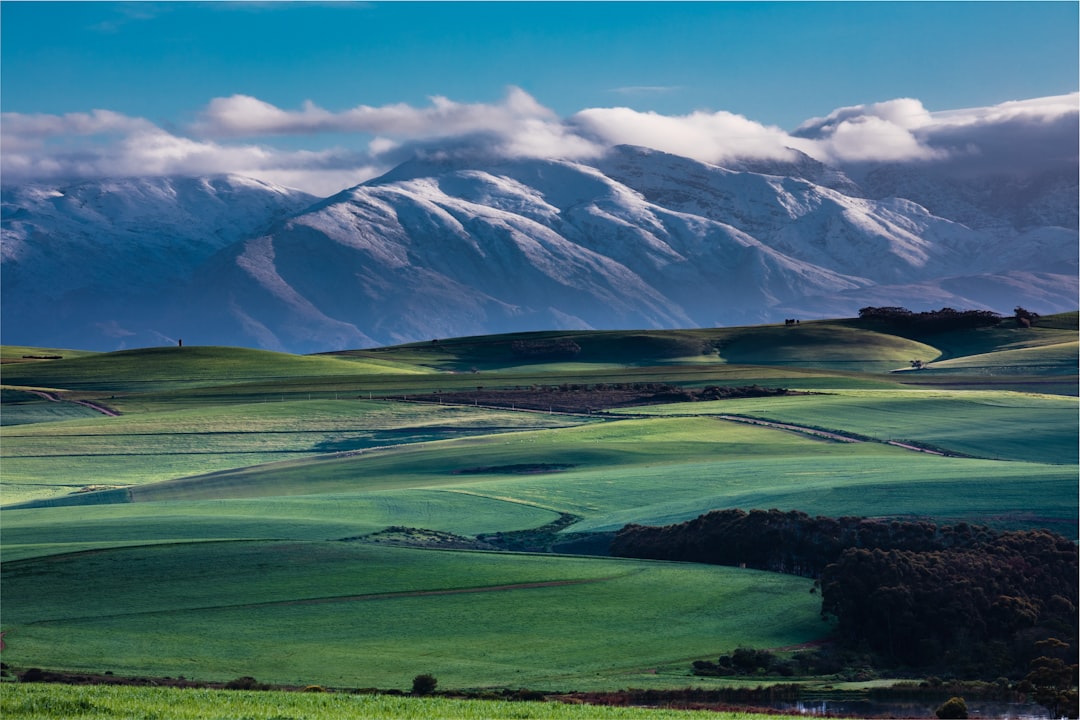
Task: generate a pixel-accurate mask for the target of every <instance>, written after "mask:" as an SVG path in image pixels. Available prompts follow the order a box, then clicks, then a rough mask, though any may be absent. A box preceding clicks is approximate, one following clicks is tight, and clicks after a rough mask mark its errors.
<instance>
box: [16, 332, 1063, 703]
mask: <svg viewBox="0 0 1080 720" xmlns="http://www.w3.org/2000/svg"><path fill="white" fill-rule="evenodd" d="M522 338H526V339H527V343H528V344H527V345H526V346H527V347H528V348H529V349H530V353H527V354H522V353H521V352H515V348H517V349H518V350H520V348H521V347H523V344H522V342H520V341H522ZM569 340H572V343H571V342H569ZM544 343H550V347H551V348H553V351H552V353H551V355H552V356H545V355H544V353H543V350H544V348H545V347H547V346H545V345H544ZM571 346H573V347H576V348H577V350H576V351H574V352H573V353H567V352H566V348H567V347H571ZM537 349H539V350H537ZM559 352H562V353H563V355H564V356H559ZM31 354H38V355H46V354H48V355H62V356H63V357H62V358H60V359H47V360H46V359H29V358H24V357H23V356H25V355H31ZM571 355H572V356H571ZM915 358H918V359H921V360H923V361H925V362H928V363H929V364H928V365H927V366H926V369H923V370H919V371H912V370H909V369H907V368H909V362H910V360H912V359H915ZM0 359H3V360H4V361H5V362H4V365H3V366H2V368H3V383H4V385H3V389H2V395H0V400H2V402H3V405H2V411H3V413H2V419H3V426H2V428H0V432H2V441H3V442H2V447H0V453H2V463H3V464H2V471H0V490H2V496H0V502H2V510H0V512H2V515H3V518H2V521H3V536H2V544H0V552H2V558H3V566H2V582H3V584H2V588H3V591H2V592H3V603H4V616H3V625H2V627H0V631H2V632H3V636H2V637H3V642H4V650H3V656H4V661H5V662H6V663H8V664H10V665H14V666H16V667H28V666H38V667H46V668H53V669H66V670H77V671H83V672H104V671H111V672H114V673H116V674H117V675H158V676H165V675H169V676H178V675H184V676H186V677H189V678H199V679H206V680H228V679H231V678H234V677H238V676H244V675H251V676H255V677H257V678H258V679H259V680H260V681H264V682H274V683H286V684H309V683H318V684H323V685H330V686H336V687H387V688H402V689H404V688H407V687H408V685H409V682H410V681H411V678H412V677H413V676H415V675H417V674H419V673H431V674H433V675H435V676H437V677H438V679H439V682H440V685H441V686H443V687H458V688H482V687H510V688H514V687H530V688H535V689H542V690H571V689H577V690H587V689H617V688H622V687H684V686H686V685H687V684H689V683H690V681H691V678H690V663H691V662H692V661H693V660H696V659H702V658H715V657H716V656H717V655H718V654H721V653H726V652H730V651H732V650H733V649H735V648H737V647H759V648H780V647H790V646H794V645H799V644H803V643H807V642H811V641H814V640H817V639H820V638H822V637H823V636H825V635H826V634H827V633H828V631H829V626H828V624H826V623H823V622H822V621H821V619H820V618H819V616H818V611H819V606H820V601H819V597H818V596H817V595H815V594H812V593H811V592H810V591H811V587H812V583H811V581H809V580H806V579H801V578H796V577H791V576H784V575H776V574H770V573H764V572H758V571H752V570H745V569H738V568H718V567H705V566H695V565H688V564H679V563H663V562H649V561H632V560H620V559H613V558H608V557H595V556H582V555H562V554H551V553H520V552H497V551H492V550H467V549H461V547H466V546H468V544H469V543H470V542H472V543H476V547H481V546H482V542H481V540H482V539H483V538H491V537H497V536H501V535H504V534H507V533H515V532H520V531H527V530H530V529H534V528H540V527H541V526H545V525H548V524H550V523H553V522H555V521H560V519H562V524H561V525H559V526H558V527H559V528H561V530H560V532H561V533H562V535H563V536H566V537H579V535H576V534H578V533H604V532H611V531H614V530H617V529H619V528H620V527H622V526H623V525H625V524H627V523H644V524H666V523H671V522H678V521H682V520H686V519H689V518H693V517H696V516H697V515H699V514H701V513H703V512H706V511H708V510H711V509H721V508H743V509H752V508H761V509H767V508H778V509H782V510H802V511H805V512H808V513H811V514H820V515H834V516H835V515H860V516H870V517H920V518H929V519H932V520H935V521H938V522H956V521H966V522H973V523H980V524H989V525H992V526H994V527H998V528H1035V527H1045V528H1049V529H1051V530H1053V531H1055V532H1058V533H1060V534H1062V535H1065V536H1066V537H1069V538H1075V537H1076V536H1077V512H1078V507H1077V471H1078V462H1077V436H1078V427H1077V409H1078V408H1077V398H1076V396H1075V395H1076V382H1077V379H1076V373H1077V354H1076V314H1075V313H1073V314H1069V315H1064V316H1055V317H1054V318H1050V319H1048V321H1047V322H1046V323H1045V325H1044V326H1042V327H1038V326H1037V327H1035V328H1026V329H1025V328H1011V327H1008V326H1007V324H1003V325H1002V326H1000V327H998V328H990V329H984V330H968V331H962V332H958V333H953V334H951V335H948V336H925V337H910V338H909V337H900V336H897V335H889V334H887V333H883V332H881V331H874V332H871V331H869V330H866V329H861V328H859V327H858V326H857V324H855V323H852V322H850V321H847V322H840V321H838V322H834V323H830V322H821V323H810V322H807V323H802V324H801V325H799V326H795V327H784V326H778V327H777V326H771V327H759V328H725V329H714V330H693V331H668V332H647V333H646V332H638V333H610V332H605V333H585V332H582V333H561V334H556V333H536V334H531V335H528V336H499V337H487V338H463V339H458V340H443V341H439V342H437V343H426V344H416V345H409V346H401V347H397V348H382V349H377V350H367V351H352V352H346V353H339V354H329V355H320V356H310V357H296V356H289V355H281V354H277V353H269V352H263V351H254V350H240V349H232V348H199V347H192V348H188V347H185V348H154V349H148V350H137V351H125V352H121V353H107V354H90V353H68V352H66V351H62V350H50V351H48V352H45V351H41V352H38V353H34V352H33V351H32V349H27V348H10V347H9V348H4V349H3V352H2V353H0ZM890 370H904V371H902V372H889V371H890ZM613 383H623V384H625V383H637V384H648V385H650V386H660V385H662V386H665V387H666V386H675V387H684V388H703V387H707V386H713V385H715V386H732V387H737V386H739V387H741V386H751V385H760V386H764V387H770V388H778V387H781V388H787V389H789V390H791V391H798V392H797V393H796V392H789V393H787V394H783V395H778V396H769V397H743V398H735V399H728V400H716V401H708V402H677V403H668V404H652V405H642V406H636V407H629V408H621V409H613V410H610V411H604V412H592V411H585V412H580V413H577V412H575V413H566V412H563V413H560V412H544V411H542V410H541V411H526V410H522V409H520V408H517V407H515V406H514V405H513V404H510V405H508V406H506V407H489V406H485V405H484V404H483V403H481V402H479V400H480V398H481V397H483V393H482V391H483V390H484V389H488V390H491V389H499V390H505V391H508V396H510V395H512V393H509V391H520V392H523V393H524V392H526V391H528V392H532V393H536V392H540V391H545V392H546V391H548V390H547V389H545V388H550V391H551V392H559V391H560V388H563V390H562V391H564V392H565V391H568V390H569V389H570V388H576V392H579V393H588V392H589V391H590V388H595V387H596V386H597V385H605V386H606V385H610V384H613ZM470 391H475V392H476V400H475V402H474V403H473V404H470V403H468V402H467V401H466V402H464V403H463V404H461V398H462V397H467V395H468V393H469V392H470ZM449 392H453V393H454V397H455V399H457V400H458V403H459V404H446V403H441V402H416V401H415V398H412V399H410V396H417V395H425V396H436V397H437V396H438V394H439V393H449ZM830 434H835V436H836V437H832V435H830ZM389 527H397V528H419V529H424V530H427V531H438V532H437V533H434V532H433V533H430V534H429V535H430V537H432V538H438V537H444V536H445V537H453V538H457V539H459V540H460V541H461V543H463V545H460V546H457V549H444V548H441V547H439V546H438V543H436V542H434V541H432V542H430V543H427V545H426V546H425V542H424V541H415V542H411V543H402V542H398V541H392V542H379V540H380V539H381V538H383V537H384V536H383V535H380V533H381V531H384V530H386V529H387V528H389ZM422 535H423V534H422V533H415V534H414V535H413V536H414V537H421V536H422ZM478 536H479V537H480V538H481V540H478ZM410 545H411V546H410ZM601 545H602V543H601ZM692 680H693V684H695V685H708V684H709V683H723V682H725V681H724V680H723V679H719V678H692Z"/></svg>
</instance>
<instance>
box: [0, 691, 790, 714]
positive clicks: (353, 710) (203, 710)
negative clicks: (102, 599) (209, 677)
mask: <svg viewBox="0 0 1080 720" xmlns="http://www.w3.org/2000/svg"><path fill="white" fill-rule="evenodd" d="M0 714H2V715H3V716H4V717H5V718H12V719H18V720H68V719H69V718H72V717H78V718H83V719H84V720H129V719H130V718H169V719H170V720H221V719H222V718H244V719H245V720H284V719H285V718H290V719H293V718H304V719H305V720H431V718H440V720H521V719H522V718H528V719H531V720H592V719H595V720H607V719H608V718H610V719H611V720H696V719H697V718H708V719H709V720H755V719H757V718H765V717H768V718H777V720H784V717H785V716H778V715H768V716H764V715H755V714H753V713H740V712H719V713H718V712H713V711H706V710H701V711H695V710H668V709H651V708H628V707H600V706H595V705H572V704H566V703H557V702H545V703H539V702H510V701H506V700H454V699H446V698H440V697H397V696H388V695H347V694H336V693H335V694H329V693H294V692H249V691H237V690H178V689H174V688H145V687H138V688H136V687H107V686H96V687H94V686H91V687H86V686H72V685H33V684H21V685H19V684H14V683H4V684H3V685H0ZM786 717H796V716H786Z"/></svg>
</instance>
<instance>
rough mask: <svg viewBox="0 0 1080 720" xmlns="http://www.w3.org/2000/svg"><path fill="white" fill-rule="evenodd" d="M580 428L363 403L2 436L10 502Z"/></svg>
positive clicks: (268, 406)
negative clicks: (471, 438)
mask: <svg viewBox="0 0 1080 720" xmlns="http://www.w3.org/2000/svg"><path fill="white" fill-rule="evenodd" d="M75 407H80V406H75ZM84 409H85V408H84ZM91 412H92V411H91ZM581 422H586V421H585V420H583V419H576V418H573V417H566V416H548V415H544V414H539V413H513V412H510V411H503V410H488V409H484V408H471V407H460V406H438V405H410V404H405V403H388V402H380V401H364V400H360V401H357V400H351V401H344V400H342V401H333V400H324V401H320V400H312V401H293V402H287V403H280V402H277V403H252V404H247V405H226V406H219V405H209V406H203V407H195V408H188V409H183V410H176V411H172V412H155V413H143V414H132V415H124V416H121V417H116V418H110V417H104V416H102V415H100V414H98V413H94V417H93V418H89V419H86V420H81V421H70V422H51V423H48V424H44V423H39V424H30V425H22V426H19V427H16V428H9V429H8V430H6V431H5V433H4V443H3V447H2V448H0V457H2V458H3V462H4V483H5V493H4V502H5V503H6V504H10V503H12V502H18V501H25V500H31V499H36V498H46V497H50V496H56V495H58V494H60V493H66V492H69V491H71V490H72V489H78V488H82V487H85V486H87V485H89V484H94V485H106V486H127V485H139V484H144V483H152V482H157V481H161V480H167V479H170V478H178V477H185V476H188V475H193V474H197V473H209V472H218V471H222V470H229V469H233V468H237V467H245V466H249V465H257V464H260V463H267V462H272V461H274V460H279V459H281V458H282V457H310V456H316V455H324V454H332V453H341V452H354V451H358V450H362V449H369V448H373V447H382V446H389V445H401V444H407V443H415V442H423V441H429V440H435V439H440V438H451V437H460V436H466V435H476V434H481V433H491V432H506V431H512V430H518V429H526V428H536V427H561V426H566V425H574V424H578V423H581Z"/></svg>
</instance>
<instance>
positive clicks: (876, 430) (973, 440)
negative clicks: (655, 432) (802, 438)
mask: <svg viewBox="0 0 1080 720" xmlns="http://www.w3.org/2000/svg"><path fill="white" fill-rule="evenodd" d="M1077 411H1078V405H1077V400H1076V398H1069V397H1061V396H1057V395H1036V394H1032V393H1018V392H1010V391H987V390H962V391H961V390H945V389H943V390H913V389H904V390H845V389H840V390H830V391H828V392H827V393H823V394H813V395H789V396H785V397H772V398H739V399H732V400H721V401H714V402H703V403H693V404H690V405H688V404H686V403H676V404H672V405H662V406H653V407H648V408H635V409H633V410H632V411H623V412H635V413H640V412H645V413H649V414H654V413H655V414H657V415H682V414H686V413H688V412H694V413H701V414H710V413H717V414H733V415H746V416H749V417H757V418H766V419H770V420H778V421H780V422H788V423H796V424H802V425H809V426H816V427H824V428H829V429H833V430H844V431H848V432H852V433H857V434H860V435H864V436H869V437H872V438H875V439H878V440H883V441H884V440H898V441H903V440H914V441H917V442H920V443H926V444H929V445H932V446H934V447H938V448H943V449H947V450H951V451H954V452H959V453H963V454H967V455H975V456H978V457H984V458H993V459H1002V460H1024V461H1029V462H1042V463H1059V464H1071V465H1075V464H1076V462H1077ZM615 412H617V413H618V412H619V411H615Z"/></svg>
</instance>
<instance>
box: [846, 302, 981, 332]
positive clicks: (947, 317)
mask: <svg viewBox="0 0 1080 720" xmlns="http://www.w3.org/2000/svg"><path fill="white" fill-rule="evenodd" d="M859 319H860V320H863V321H865V322H868V323H871V324H874V325H878V326H884V327H887V328H889V329H893V330H919V331H922V332H950V331H954V330H970V329H972V328H980V327H992V326H994V325H997V324H998V323H1000V322H1001V316H1000V315H998V314H997V313H996V312H991V311H990V310H954V309H952V308H949V307H945V308H941V309H940V310H928V311H925V312H918V313H917V312H912V311H911V310H908V309H907V308H903V307H864V308H860V309H859Z"/></svg>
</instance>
